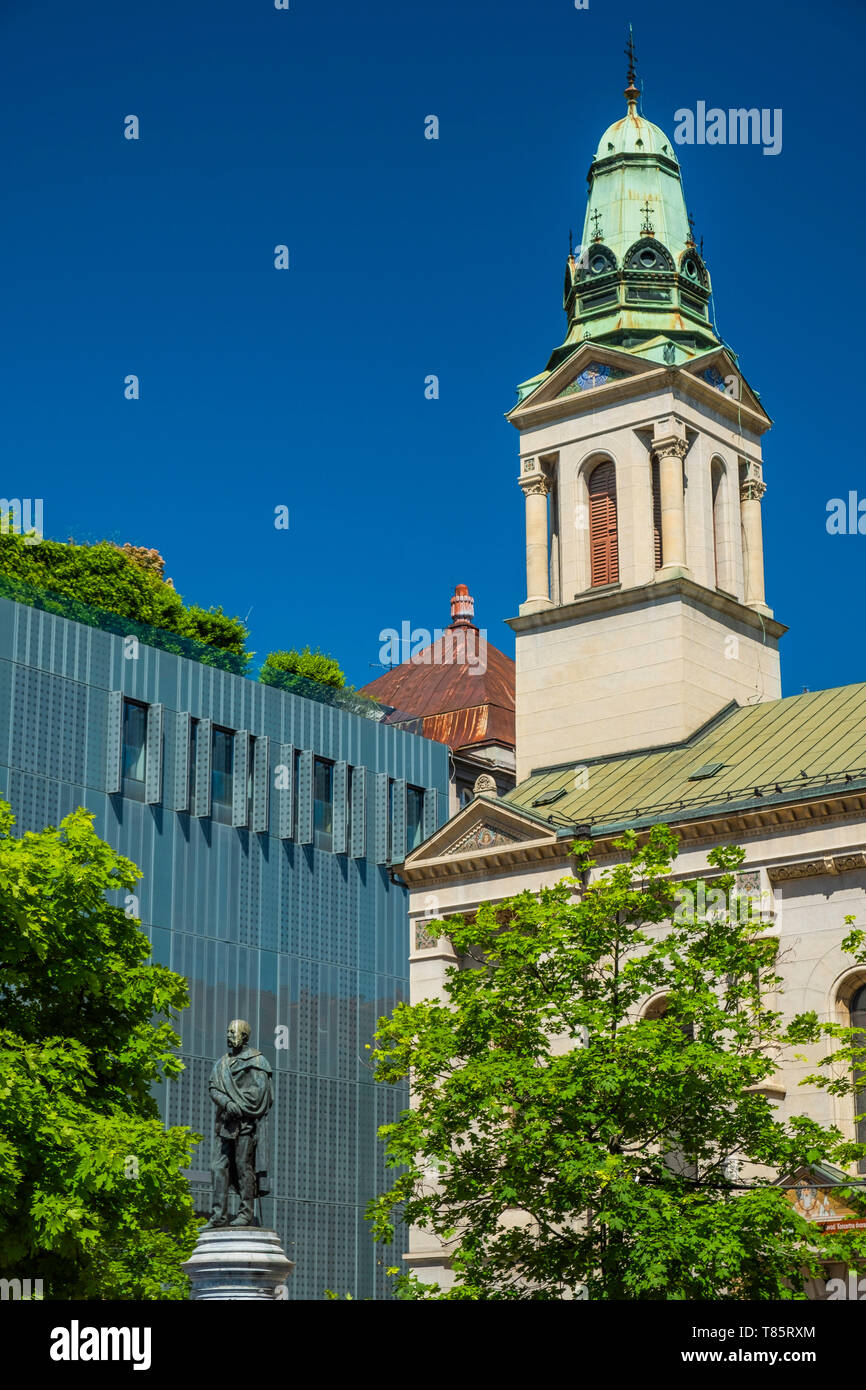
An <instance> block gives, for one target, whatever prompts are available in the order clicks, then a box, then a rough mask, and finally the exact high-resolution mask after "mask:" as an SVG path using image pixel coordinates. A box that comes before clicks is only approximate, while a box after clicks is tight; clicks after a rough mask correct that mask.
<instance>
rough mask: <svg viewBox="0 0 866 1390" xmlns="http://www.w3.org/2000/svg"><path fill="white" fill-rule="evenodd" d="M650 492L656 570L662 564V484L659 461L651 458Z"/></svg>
mask: <svg viewBox="0 0 866 1390" xmlns="http://www.w3.org/2000/svg"><path fill="white" fill-rule="evenodd" d="M651 467H652V490H653V563H654V566H655V568H656V569H657V570H660V569H661V567H662V565H663V564H664V551H663V550H662V483H661V474H660V472H659V461H658V459H657V458H655V457H654V458H653V461H652V465H651Z"/></svg>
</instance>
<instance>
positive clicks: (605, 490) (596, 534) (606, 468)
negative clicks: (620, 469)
mask: <svg viewBox="0 0 866 1390" xmlns="http://www.w3.org/2000/svg"><path fill="white" fill-rule="evenodd" d="M589 563H590V580H589V582H590V585H591V587H592V588H593V589H596V588H598V587H599V586H600V585H602V584H616V583H617V582H618V580H619V544H618V539H617V529H616V470H615V468H614V466H613V463H612V462H611V461H610V460H609V459H608V460H606V461H605V462H604V463H599V464H597V465H596V467H595V468H594V469H593V470H592V473H591V474H590V477H589Z"/></svg>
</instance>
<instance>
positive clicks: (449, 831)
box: [405, 797, 556, 869]
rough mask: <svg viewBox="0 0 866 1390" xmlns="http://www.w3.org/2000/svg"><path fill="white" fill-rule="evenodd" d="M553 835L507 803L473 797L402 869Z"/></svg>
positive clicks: (526, 842)
mask: <svg viewBox="0 0 866 1390" xmlns="http://www.w3.org/2000/svg"><path fill="white" fill-rule="evenodd" d="M555 839H556V832H555V831H554V830H553V829H552V827H550V826H548V825H543V824H540V823H539V822H538V821H537V820H536V819H535V817H532V816H527V815H526V814H525V812H523V811H519V810H517V809H512V808H511V807H510V806H509V805H508V803H507V802H502V801H498V800H497V801H494V800H493V799H492V798H491V799H487V798H485V797H476V798H475V800H474V801H472V802H470V804H469V805H468V806H466V807H464V809H463V810H462V811H458V813H457V815H456V816H454V817H453V819H452V820H450V821H449V822H448V823H447V825H443V826H442V827H441V829H439V830H437V832H436V834H435V835H432V836H431V837H430V839H429V840H427V841H426V842H425V843H424V844H423V845H419V847H418V848H417V849H416V850H413V851H412V853H411V854H409V855H408V856H407V858H406V861H405V867H406V868H407V869H411V868H413V867H416V866H419V865H421V864H426V863H429V862H430V861H432V860H441V859H451V858H456V857H457V856H458V855H477V854H485V853H490V852H495V851H496V850H500V849H502V850H505V851H507V850H508V849H509V847H512V846H519V845H524V844H530V843H536V844H538V843H539V842H542V843H543V842H545V841H555Z"/></svg>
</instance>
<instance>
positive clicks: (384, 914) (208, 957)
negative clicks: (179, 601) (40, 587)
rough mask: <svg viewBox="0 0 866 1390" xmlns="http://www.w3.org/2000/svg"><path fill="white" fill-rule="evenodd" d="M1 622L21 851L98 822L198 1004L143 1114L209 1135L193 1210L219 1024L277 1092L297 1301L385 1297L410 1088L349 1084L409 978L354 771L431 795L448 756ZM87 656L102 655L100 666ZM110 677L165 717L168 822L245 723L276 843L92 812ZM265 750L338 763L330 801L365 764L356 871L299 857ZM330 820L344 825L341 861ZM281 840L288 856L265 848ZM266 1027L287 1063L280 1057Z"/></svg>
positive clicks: (118, 716)
mask: <svg viewBox="0 0 866 1390" xmlns="http://www.w3.org/2000/svg"><path fill="white" fill-rule="evenodd" d="M4 603H5V609H4ZM9 610H14V617H15V623H14V634H15V643H16V644H17V645H16V651H15V656H14V658H13V659H12V660H9V661H5V662H0V709H2V708H8V709H9V711H10V717H9V732H8V739H7V742H6V744H5V745H4V743H3V741H2V738H0V763H2V764H3V766H0V787H2V789H3V790H4V791H5V792H7V794H8V797H9V800H10V801H11V802H12V805H13V807H14V810H15V813H16V816H17V820H18V827H19V829H20V830H21V831H24V830H40V829H42V828H43V827H44V826H45V825H48V824H57V823H58V821H59V820H60V819H61V818H62V816H63V815H64V814H65V813H66V812H67V811H68V810H71V809H73V808H74V807H75V806H78V805H81V804H85V805H88V806H91V807H92V808H93V809H94V811H95V812H96V816H97V831H98V833H99V834H100V835H101V836H103V838H105V839H106V840H107V841H108V842H109V843H110V844H112V845H113V846H114V847H115V848H116V849H117V850H118V851H119V852H120V853H121V854H124V855H126V856H127V857H129V858H130V859H132V860H133V861H134V862H135V863H137V864H139V865H140V866H141V867H142V868H143V869H144V871H145V878H144V880H143V882H142V886H141V897H140V903H141V925H142V929H143V930H144V931H145V932H146V933H147V934H148V935H149V936H151V939H152V940H153V942H154V947H155V949H156V948H157V945H158V951H157V958H158V959H160V961H164V962H165V963H166V964H168V963H170V964H171V967H172V968H173V969H175V970H177V971H178V972H179V973H180V974H181V975H183V976H184V977H185V978H186V979H187V981H188V982H189V987H190V1000H191V1003H190V1007H189V1008H188V1009H184V1010H182V1011H181V1013H180V1018H179V1024H178V1026H179V1031H180V1033H181V1036H182V1056H183V1060H184V1064H185V1066H186V1071H185V1072H184V1073H183V1074H182V1075H181V1077H180V1078H179V1079H178V1080H177V1081H176V1082H174V1081H173V1082H169V1083H168V1084H167V1085H164V1086H159V1087H156V1088H155V1091H154V1094H155V1096H156V1098H157V1100H158V1103H159V1106H160V1111H161V1113H162V1116H163V1119H164V1121H165V1122H166V1123H170V1124H179V1125H190V1126H191V1127H192V1128H193V1129H194V1130H197V1131H198V1132H199V1133H200V1134H203V1135H204V1136H205V1138H204V1140H203V1142H202V1143H201V1144H200V1145H199V1146H198V1148H197V1149H196V1151H195V1153H194V1154H193V1156H192V1162H191V1168H192V1172H193V1175H192V1177H191V1180H190V1185H191V1188H192V1191H193V1193H194V1196H195V1201H196V1208H197V1210H199V1211H200V1212H202V1214H204V1213H206V1212H207V1211H208V1208H209V1205H210V1184H209V1182H208V1181H206V1180H205V1179H204V1177H203V1174H204V1172H205V1171H206V1170H207V1168H208V1166H209V1164H210V1161H211V1158H212V1147H213V1105H212V1104H211V1102H210V1100H209V1097H208V1092H207V1082H208V1077H209V1075H210V1070H211V1067H212V1066H213V1062H214V1059H215V1058H216V1057H218V1056H220V1055H221V1054H222V1053H223V1052H224V1051H225V1028H226V1024H227V1022H228V1020H229V1019H230V1018H234V1017H242V1018H248V1019H249V1021H250V1023H251V1025H252V1030H253V1040H254V1043H255V1045H256V1046H258V1047H260V1048H261V1049H262V1050H263V1052H264V1053H265V1055H266V1056H267V1057H268V1059H269V1060H270V1061H271V1063H272V1065H273V1067H274V1073H275V1080H276V1086H275V1091H276V1101H275V1107H274V1111H273V1117H272V1124H271V1144H272V1150H271V1169H270V1176H271V1181H272V1189H273V1194H274V1195H273V1196H272V1197H271V1198H268V1199H266V1201H265V1203H264V1206H263V1212H262V1216H263V1220H264V1222H265V1224H266V1225H268V1226H271V1225H272V1226H273V1227H274V1228H275V1229H276V1230H277V1231H278V1233H279V1235H280V1238H281V1241H282V1243H283V1245H284V1248H285V1249H286V1250H287V1251H288V1253H289V1255H290V1256H291V1258H293V1259H295V1260H296V1261H297V1268H296V1271H295V1274H294V1275H293V1277H292V1279H291V1280H290V1281H289V1285H288V1292H289V1297H290V1298H291V1299H292V1300H296V1299H321V1297H322V1294H323V1290H325V1289H327V1288H334V1289H338V1290H340V1291H342V1292H345V1291H347V1290H348V1291H351V1292H352V1294H353V1295H354V1296H355V1297H356V1298H359V1299H367V1298H382V1297H386V1296H387V1295H388V1290H389V1281H388V1280H387V1279H386V1277H385V1275H384V1268H385V1267H386V1266H388V1265H392V1264H394V1265H398V1264H399V1262H400V1254H401V1252H402V1251H403V1249H405V1240H406V1237H405V1234H404V1233H401V1232H398V1233H397V1236H396V1239H395V1244H394V1246H393V1247H391V1248H390V1249H385V1248H383V1247H381V1246H377V1245H376V1244H375V1243H374V1242H373V1241H371V1239H370V1234H369V1227H368V1224H367V1223H366V1222H365V1220H364V1209H365V1207H366V1204H367V1202H368V1201H369V1200H370V1199H371V1198H372V1197H374V1196H375V1195H376V1194H377V1193H379V1192H382V1191H384V1190H385V1189H386V1188H387V1187H388V1186H389V1185H390V1183H391V1182H392V1181H393V1175H392V1174H390V1173H389V1172H387V1171H386V1169H385V1167H384V1162H383V1153H382V1147H381V1145H380V1144H379V1143H378V1141H377V1139H376V1127H377V1125H378V1124H382V1123H387V1122H389V1121H393V1120H394V1119H395V1118H396V1116H397V1114H398V1113H399V1112H400V1110H401V1109H403V1108H405V1106H406V1104H407V1103H408V1096H407V1092H406V1088H405V1086H397V1087H387V1088H385V1087H377V1086H375V1085H373V1084H372V1078H371V1076H370V1073H369V1070H368V1069H367V1068H366V1067H365V1066H364V1064H363V1059H364V1058H365V1057H366V1056H367V1054H366V1052H365V1049H364V1043H366V1042H370V1041H371V1040H372V1033H373V1030H374V1029H375V1025H376V1020H377V1018H379V1017H381V1016H382V1015H383V1014H386V1015H387V1014H390V1013H391V1012H392V1011H393V1009H394V1007H395V1005H396V1004H397V1003H398V1002H399V1001H400V1000H401V999H403V998H405V997H406V996H407V993H408V961H407V951H406V941H407V936H406V917H405V903H404V895H403V894H402V893H401V892H399V891H397V890H395V889H394V888H393V887H392V885H391V884H390V883H389V881H388V875H387V874H386V873H383V872H382V871H381V870H377V871H374V870H373V867H372V863H371V864H370V865H369V866H368V865H366V864H364V863H363V862H359V860H360V859H361V857H362V856H363V855H364V854H365V853H366V852H367V850H368V849H369V848H370V847H371V845H372V840H373V821H374V808H373V804H372V803H373V801H374V799H375V786H374V784H373V783H372V782H369V783H368V781H367V773H368V772H369V776H370V777H375V775H376V773H377V772H379V771H380V769H383V768H385V767H390V768H391V769H392V771H393V770H394V769H396V768H399V770H400V773H401V774H403V775H405V777H406V779H407V781H408V782H410V783H411V784H413V785H416V786H426V785H427V784H428V783H430V782H433V783H434V785H436V786H439V787H440V789H441V790H442V791H445V790H446V788H447V751H446V750H445V749H444V748H441V747H439V746H438V745H428V744H425V743H424V742H423V741H422V740H418V739H413V738H410V736H408V735H405V734H403V733H402V732H401V731H399V730H392V729H376V728H373V727H372V726H370V725H369V724H368V723H367V722H362V721H360V720H359V719H358V718H357V717H356V716H354V715H350V714H347V713H344V712H343V711H340V710H336V709H330V708H325V707H322V708H318V707H317V706H315V705H314V704H313V703H311V702H310V701H308V700H302V699H298V698H297V697H296V696H294V695H292V694H291V693H289V692H283V691H279V690H277V689H276V688H266V687H262V688H261V689H259V688H258V687H251V686H250V683H249V681H248V680H246V679H245V678H244V677H241V676H233V675H230V674H228V673H224V672H218V671H215V670H213V669H211V668H206V667H202V666H200V665H198V664H196V663H195V662H192V661H189V660H187V659H184V658H181V657H178V656H176V655H175V654H173V653H168V652H161V651H157V650H156V649H154V648H145V647H143V648H142V651H141V655H140V659H139V661H138V663H136V664H134V665H132V664H127V665H126V666H125V667H124V666H122V662H123V639H122V637H121V636H115V635H113V634H105V633H101V632H96V631H95V630H91V629H84V628H82V627H81V626H80V625H77V624H75V623H72V622H70V621H69V620H66V619H62V618H60V617H59V616H57V615H54V614H49V613H42V612H36V611H33V610H24V609H22V608H21V607H20V606H18V605H13V604H10V603H9V602H8V601H4V600H0V642H2V641H3V634H4V633H5V632H7V631H9V623H8V613H9ZM4 621H6V624H7V625H6V627H4V626H3V623H4ZM11 647H12V643H11V642H10V643H9V645H8V646H6V647H4V649H3V653H4V656H5V655H6V652H7V650H11ZM91 647H93V649H94V650H95V651H96V652H97V654H98V660H96V659H94V662H93V663H91V662H90V659H89V656H88V652H89V651H90V649H91ZM7 668H8V669H7ZM121 669H123V670H124V671H125V678H126V679H127V681H128V683H129V694H130V695H131V696H134V698H135V699H137V700H139V701H141V702H143V703H150V704H154V703H156V702H157V701H161V702H162V703H163V704H164V706H165V712H164V728H163V777H162V783H163V785H162V794H163V799H164V802H165V803H166V804H167V805H171V806H177V807H178V808H180V807H184V808H185V807H187V806H189V795H190V782H191V781H192V782H193V784H195V782H196V778H195V777H191V775H190V774H191V773H193V772H198V778H197V784H198V787H199V789H200V793H201V798H200V804H199V805H198V806H197V807H196V810H197V811H198V812H199V815H200V816H201V817H207V816H208V815H209V812H210V801H211V797H210V792H211V783H212V734H213V724H212V722H211V720H213V721H215V722H216V723H217V724H218V725H220V726H223V727H226V728H228V729H230V730H237V728H238V726H239V725H240V724H241V723H244V722H248V721H249V720H252V719H255V728H256V730H261V731H262V733H261V737H257V739H256V743H255V747H254V749H251V753H250V756H251V758H252V762H253V768H254V778H253V789H252V811H251V821H252V824H253V825H256V824H259V823H260V822H258V821H257V819H256V817H257V816H258V815H259V814H260V812H259V810H257V802H258V798H259V797H260V796H261V797H262V799H263V800H264V801H265V805H266V807H267V810H266V811H265V813H264V814H265V817H267V814H268V812H269V810H270V808H269V807H268V806H267V802H268V801H269V800H270V798H271V797H273V796H274V795H276V797H277V808H278V814H277V815H276V816H275V817H274V819H273V820H272V821H271V835H272V836H273V837H274V838H271V839H268V837H267V834H266V833H265V832H259V833H258V834H257V835H244V834H243V833H242V832H241V833H238V831H237V830H235V829H233V828H232V826H231V825H226V824H224V823H222V822H220V821H218V820H210V821H209V820H207V819H196V818H191V819H188V818H187V817H186V816H185V815H183V814H180V815H178V814H175V813H174V812H173V811H167V812H166V814H164V815H159V814H157V815H154V814H153V812H152V809H151V806H148V805H146V804H143V803H141V802H137V801H135V800H133V799H131V798H123V799H122V802H118V800H117V798H116V797H115V799H114V800H111V799H110V798H109V797H108V796H107V795H105V794H104V793H103V790H102V787H103V781H104V777H105V769H106V764H107V759H108V745H109V736H108V706H109V686H110V684H111V683H112V682H113V681H118V676H117V674H116V673H117V672H118V671H120V670H121ZM112 673H114V674H112ZM4 701H5V703H4ZM121 701H122V696H121V695H120V693H119V692H115V739H114V749H113V757H114V756H115V755H116V761H113V767H114V769H115V774H114V778H113V781H114V785H115V786H118V787H119V786H120V784H121V783H120V771H121V767H122V761H121V760H122V705H121ZM176 705H179V706H182V707H183V708H180V709H177V708H175V706H176ZM252 710H255V714H253V713H251V711H252ZM190 711H193V712H195V713H197V714H200V715H202V716H207V717H203V718H201V719H200V720H199V721H197V727H198V734H199V738H198V739H197V741H196V742H197V747H198V748H199V749H200V750H201V761H199V758H198V757H197V758H196V768H195V769H191V768H190V766H189V755H190V732H191V717H190ZM242 711H243V714H242V713H241V712H242ZM2 733H3V730H2V728H0V734H2ZM266 733H267V734H269V735H270V738H271V739H272V740H273V741H274V742H275V743H276V747H273V746H272V745H271V747H272V751H273V761H274V764H275V765H279V764H282V765H284V766H285V767H287V768H290V769H294V766H295V764H294V762H293V759H294V757H295V753H294V748H293V747H292V746H290V745H283V744H281V742H280V740H281V739H282V738H283V737H284V736H286V735H287V734H288V736H289V737H291V738H293V740H294V745H295V746H296V745H297V744H299V743H304V744H306V745H307V746H308V749H309V752H308V754H307V757H306V759H305V761H306V763H307V766H308V768H309V771H310V774H311V773H312V763H313V759H314V757H321V758H324V759H327V760H329V761H331V762H334V763H335V774H334V796H335V801H338V800H339V797H340V795H341V792H340V782H341V778H342V772H341V771H340V770H339V760H341V759H346V760H352V759H355V760H357V762H360V763H361V764H364V765H362V766H355V767H353V768H352V769H351V774H350V776H349V778H348V786H347V788H346V791H347V792H350V793H351V801H352V822H351V835H350V836H349V837H348V839H349V844H350V846H351V851H352V855H353V857H352V858H350V859H348V860H347V859H346V858H345V857H342V856H340V855H338V854H334V853H331V852H329V851H328V850H326V849H322V850H321V851H316V852H315V853H310V852H309V851H308V850H305V849H303V848H302V847H301V846H299V845H297V844H294V843H292V842H291V839H290V837H291V834H292V810H293V807H292V800H293V789H292V788H291V787H289V788H287V790H285V791H282V792H281V791H278V790H277V786H278V783H277V782H276V781H271V780H270V779H271V778H274V777H275V772H276V766H275V767H273V768H272V767H269V765H268V762H269V759H266V758H265V754H264V747H263V745H264V742H265V734H266ZM277 750H279V758H278V756H277ZM260 758H262V759H263V762H262V763H261V764H260V761H259V759H260ZM298 761H300V759H298ZM259 773H261V774H262V776H261V778H260V777H259ZM305 780H306V779H305ZM387 782H388V779H387V776H385V775H384V773H383V775H382V779H381V782H380V785H381V787H382V791H383V793H384V799H381V800H380V831H381V828H382V820H383V815H382V813H383V812H384V827H385V830H386V832H387ZM312 783H313V779H312V775H310V777H309V788H310V790H309V793H308V792H307V789H306V786H304V789H303V795H304V798H305V800H306V799H307V797H308V796H309V801H307V805H308V807H309V810H308V812H307V813H306V814H305V818H306V819H307V821H308V823H309V822H310V821H312V806H311V805H310V801H311V800H312V791H313V785H312ZM367 785H369V788H370V801H371V804H370V806H369V808H368V807H367V805H366V800H367V798H366V786H367ZM367 814H369V816H370V823H369V826H367V825H366V824H365V817H366V815H367ZM339 821H340V817H339V815H337V816H336V817H335V822H336V826H335V828H336V835H337V839H336V843H337V844H339V833H340V830H339ZM265 825H267V819H265ZM278 826H279V831H280V834H284V838H283V839H282V840H278V839H277V838H276V833H277V827H278ZM386 843H387V841H386ZM278 1029H279V1030H281V1032H280V1037H281V1039H282V1038H283V1037H285V1038H286V1040H287V1044H288V1045H287V1046H283V1045H282V1043H281V1045H280V1046H279V1047H277V1046H276V1037H277V1032H276V1030H278ZM236 1206H237V1203H236V1202H234V1203H233V1210H235V1209H236Z"/></svg>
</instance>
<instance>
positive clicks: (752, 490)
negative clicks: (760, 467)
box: [740, 478, 767, 502]
mask: <svg viewBox="0 0 866 1390" xmlns="http://www.w3.org/2000/svg"><path fill="white" fill-rule="evenodd" d="M766 491H767V484H766V483H762V482H761V480H760V478H746V479H745V480H744V481H743V482H742V483H740V501H741V502H760V500H761V498H762V497H763V495H764V493H765V492H766Z"/></svg>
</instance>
